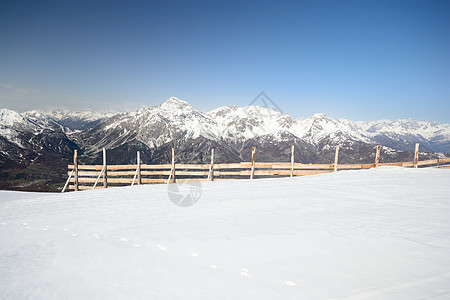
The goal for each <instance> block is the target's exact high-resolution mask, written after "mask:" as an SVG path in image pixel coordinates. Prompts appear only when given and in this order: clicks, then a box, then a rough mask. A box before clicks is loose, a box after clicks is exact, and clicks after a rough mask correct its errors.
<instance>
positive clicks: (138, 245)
mask: <svg viewBox="0 0 450 300" xmlns="http://www.w3.org/2000/svg"><path fill="white" fill-rule="evenodd" d="M133 246H134V247H136V248H138V247H140V246H141V244H133Z"/></svg>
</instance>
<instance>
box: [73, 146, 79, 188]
mask: <svg viewBox="0 0 450 300" xmlns="http://www.w3.org/2000/svg"><path fill="white" fill-rule="evenodd" d="M73 170H74V173H75V191H78V151H77V150H74V152H73Z"/></svg>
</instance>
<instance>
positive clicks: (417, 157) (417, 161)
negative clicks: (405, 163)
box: [414, 143, 419, 168]
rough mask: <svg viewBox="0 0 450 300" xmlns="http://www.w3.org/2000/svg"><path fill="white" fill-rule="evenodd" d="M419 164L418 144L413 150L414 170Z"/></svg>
mask: <svg viewBox="0 0 450 300" xmlns="http://www.w3.org/2000/svg"><path fill="white" fill-rule="evenodd" d="M418 163H419V143H416V149H415V150H414V168H417V164H418Z"/></svg>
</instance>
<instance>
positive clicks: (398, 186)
mask: <svg viewBox="0 0 450 300" xmlns="http://www.w3.org/2000/svg"><path fill="white" fill-rule="evenodd" d="M185 186H186V185H185ZM197 192H199V191H198V190H197ZM169 194H170V193H169ZM171 195H173V193H171ZM0 298H1V299H430V298H431V299H449V298H450V170H443V169H431V168H430V169H404V168H395V167H382V168H378V169H371V170H362V171H340V172H337V173H330V174H322V175H315V176H306V177H297V178H283V179H265V180H263V179H261V180H253V181H250V180H242V181H228V182H208V183H203V184H202V186H201V197H200V199H199V201H198V202H197V203H196V204H195V205H192V206H189V207H179V206H177V205H174V204H173V202H172V201H171V200H170V199H169V197H168V186H167V185H151V186H149V185H145V186H134V187H125V188H114V189H107V190H95V191H85V192H76V193H66V194H38V193H21V192H9V191H0Z"/></svg>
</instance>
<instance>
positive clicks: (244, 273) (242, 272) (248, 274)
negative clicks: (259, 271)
mask: <svg viewBox="0 0 450 300" xmlns="http://www.w3.org/2000/svg"><path fill="white" fill-rule="evenodd" d="M241 276H242V277H252V275H250V273H249V272H248V269H246V268H242V269H241Z"/></svg>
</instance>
